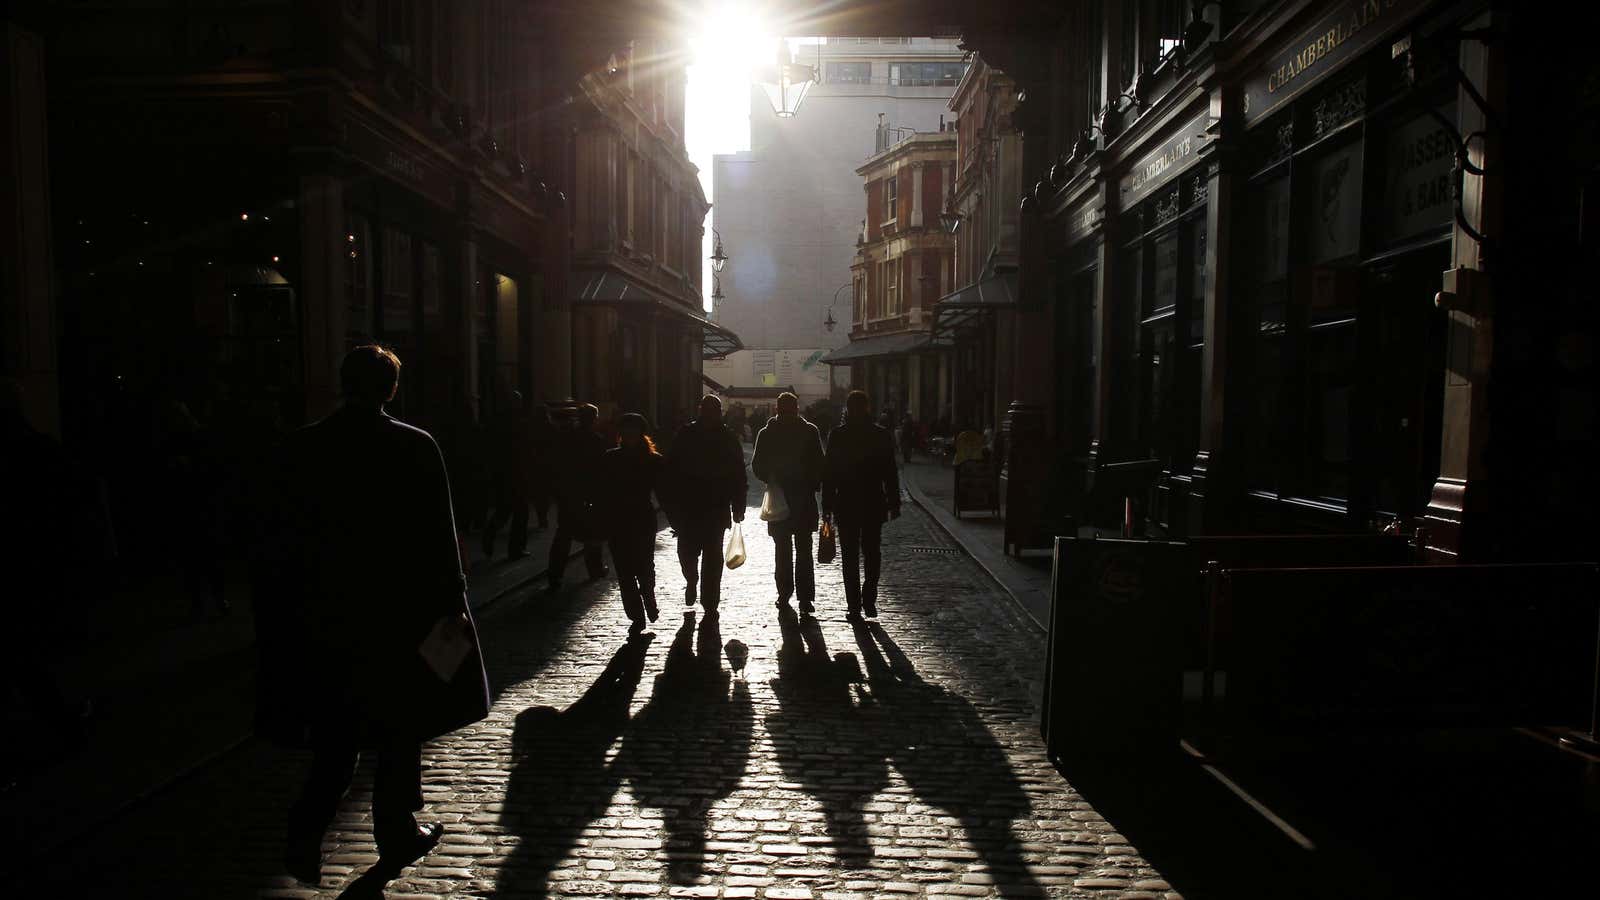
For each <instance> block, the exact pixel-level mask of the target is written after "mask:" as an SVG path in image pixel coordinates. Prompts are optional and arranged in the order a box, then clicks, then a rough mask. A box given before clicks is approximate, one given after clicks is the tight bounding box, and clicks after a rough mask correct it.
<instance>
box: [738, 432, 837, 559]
mask: <svg viewBox="0 0 1600 900" xmlns="http://www.w3.org/2000/svg"><path fill="white" fill-rule="evenodd" d="M750 471H751V472H754V473H755V476H756V477H757V478H759V479H761V480H762V481H764V482H766V483H767V484H768V485H772V484H777V485H779V486H781V487H782V488H783V494H784V499H785V500H786V501H788V503H789V516H788V518H786V519H783V520H782V521H779V522H768V523H767V532H768V533H769V534H774V535H776V534H795V533H798V532H810V531H816V530H817V490H818V489H819V488H821V487H822V436H821V435H820V434H818V433H817V426H815V425H813V424H811V423H810V422H807V421H806V420H805V419H804V418H802V417H801V416H795V417H794V418H793V419H789V420H785V419H784V418H783V417H782V416H774V417H772V418H771V419H769V420H768V421H767V424H766V427H764V428H762V429H761V433H760V434H757V435H756V450H755V455H754V456H752V457H751V458H750Z"/></svg>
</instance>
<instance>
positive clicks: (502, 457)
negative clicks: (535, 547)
mask: <svg viewBox="0 0 1600 900" xmlns="http://www.w3.org/2000/svg"><path fill="white" fill-rule="evenodd" d="M490 442H491V445H492V449H491V452H492V453H493V460H492V463H491V470H490V478H491V484H492V485H493V494H492V500H493V504H492V505H493V507H494V511H493V512H492V513H491V514H490V515H489V521H488V523H487V524H486V525H484V528H483V555H484V558H485V559H493V558H494V543H495V538H496V537H497V536H498V535H499V534H500V529H501V528H502V527H503V526H504V525H505V524H506V521H507V520H508V519H509V520H510V522H511V531H510V533H509V534H508V535H506V555H507V556H508V557H510V558H511V559H519V558H521V557H524V556H527V555H528V500H529V496H530V495H531V494H532V489H533V467H534V463H535V459H534V447H533V428H532V422H531V421H530V420H529V418H528V416H527V414H526V412H524V410H523V408H522V394H521V392H519V391H512V392H511V402H510V405H509V406H508V407H507V409H506V410H505V411H504V412H502V413H501V414H500V415H499V416H498V417H497V418H496V420H495V423H494V428H493V431H492V434H491V436H490Z"/></svg>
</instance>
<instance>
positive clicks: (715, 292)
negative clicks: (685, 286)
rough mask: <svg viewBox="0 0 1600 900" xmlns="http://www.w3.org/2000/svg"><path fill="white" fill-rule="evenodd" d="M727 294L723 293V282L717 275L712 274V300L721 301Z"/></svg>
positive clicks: (713, 301)
mask: <svg viewBox="0 0 1600 900" xmlns="http://www.w3.org/2000/svg"><path fill="white" fill-rule="evenodd" d="M726 296H727V295H726V294H724V293H722V282H721V281H720V280H718V278H717V276H715V275H713V276H711V302H712V303H719V302H721V301H722V300H723V299H724V298H725V297H726Z"/></svg>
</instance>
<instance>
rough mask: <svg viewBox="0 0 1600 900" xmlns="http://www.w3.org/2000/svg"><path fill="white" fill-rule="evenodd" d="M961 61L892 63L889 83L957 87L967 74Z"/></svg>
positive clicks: (965, 66) (965, 67)
mask: <svg viewBox="0 0 1600 900" xmlns="http://www.w3.org/2000/svg"><path fill="white" fill-rule="evenodd" d="M966 71H967V64H966V63H960V62H911V63H890V65H889V83H890V84H891V85H899V86H903V87H955V86H956V85H957V84H958V83H960V81H961V76H962V75H964V74H966Z"/></svg>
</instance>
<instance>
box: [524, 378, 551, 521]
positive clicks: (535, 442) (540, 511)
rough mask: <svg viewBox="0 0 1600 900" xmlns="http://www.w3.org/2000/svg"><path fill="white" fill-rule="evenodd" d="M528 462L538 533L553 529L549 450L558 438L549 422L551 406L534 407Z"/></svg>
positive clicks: (531, 495)
mask: <svg viewBox="0 0 1600 900" xmlns="http://www.w3.org/2000/svg"><path fill="white" fill-rule="evenodd" d="M528 436H529V443H530V447H529V451H530V453H531V454H532V459H531V460H530V461H529V477H528V499H529V500H530V501H532V503H533V514H534V517H535V519H536V520H537V522H538V524H537V525H536V526H535V530H536V531H543V530H544V529H546V528H549V527H550V501H551V498H552V491H551V487H552V484H551V478H550V450H551V446H552V444H553V443H554V442H555V438H556V428H555V425H554V424H553V423H552V422H551V421H550V407H548V406H545V405H544V404H543V403H538V404H535V405H534V407H533V413H532V416H531V417H530V419H529V421H528Z"/></svg>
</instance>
